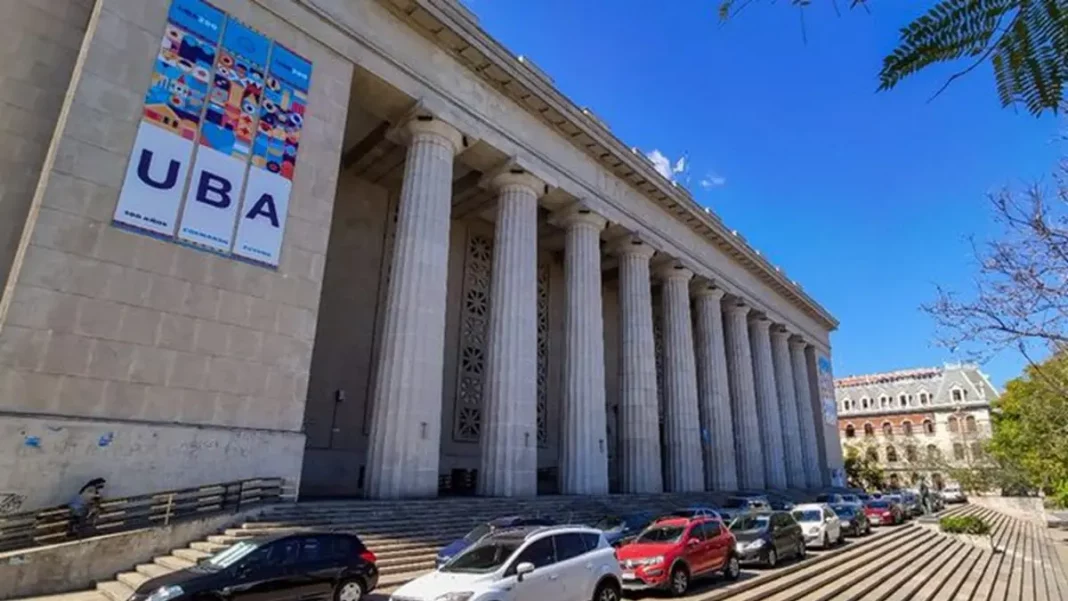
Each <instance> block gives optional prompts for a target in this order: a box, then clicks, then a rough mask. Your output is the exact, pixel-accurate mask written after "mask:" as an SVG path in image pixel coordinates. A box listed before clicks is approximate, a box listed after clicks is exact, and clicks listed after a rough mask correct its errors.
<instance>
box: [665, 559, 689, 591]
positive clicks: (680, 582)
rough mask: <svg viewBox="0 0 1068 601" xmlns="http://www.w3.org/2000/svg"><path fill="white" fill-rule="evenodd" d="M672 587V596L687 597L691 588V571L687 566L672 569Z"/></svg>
mask: <svg viewBox="0 0 1068 601" xmlns="http://www.w3.org/2000/svg"><path fill="white" fill-rule="evenodd" d="M670 586H671V594H672V595H685V594H686V591H687V590H688V589H689V588H690V571H689V570H687V569H686V567H685V566H675V567H674V568H672V569H671V585H670Z"/></svg>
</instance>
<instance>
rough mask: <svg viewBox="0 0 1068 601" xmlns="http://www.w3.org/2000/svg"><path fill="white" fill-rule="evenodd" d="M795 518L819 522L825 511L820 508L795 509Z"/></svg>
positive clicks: (801, 520)
mask: <svg viewBox="0 0 1068 601" xmlns="http://www.w3.org/2000/svg"><path fill="white" fill-rule="evenodd" d="M792 513H793V516H794V519H795V520H797V521H799V522H818V521H820V520H821V519H823V512H822V511H820V510H818V509H805V510H800V509H797V510H794V511H793V512H792Z"/></svg>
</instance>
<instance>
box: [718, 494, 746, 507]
mask: <svg viewBox="0 0 1068 601" xmlns="http://www.w3.org/2000/svg"><path fill="white" fill-rule="evenodd" d="M723 506H724V507H726V508H727V509H743V508H745V507H749V499H746V498H744V497H728V498H727V502H726V503H724V504H723Z"/></svg>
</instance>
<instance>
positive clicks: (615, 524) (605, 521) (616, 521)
mask: <svg viewBox="0 0 1068 601" xmlns="http://www.w3.org/2000/svg"><path fill="white" fill-rule="evenodd" d="M593 527H594V528H596V529H598V530H611V529H613V528H622V527H623V518H621V517H618V516H614V515H606V516H604V517H603V518H601V519H600V520H598V521H597V523H596V524H594V525H593Z"/></svg>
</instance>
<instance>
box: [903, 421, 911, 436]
mask: <svg viewBox="0 0 1068 601" xmlns="http://www.w3.org/2000/svg"><path fill="white" fill-rule="evenodd" d="M901 433H902V434H904V435H905V436H912V422H910V421H908V420H905V421H903V422H901Z"/></svg>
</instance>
